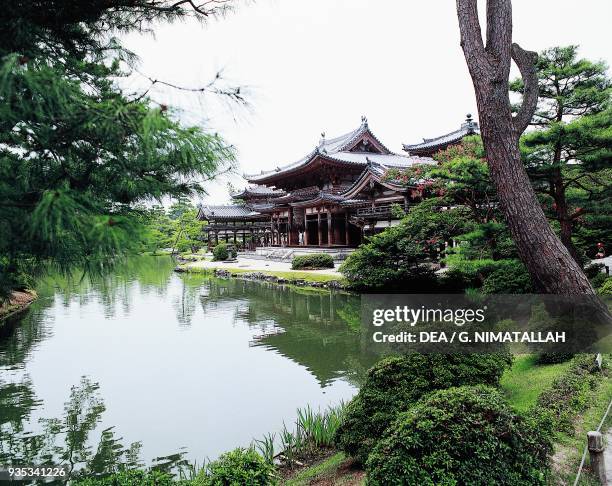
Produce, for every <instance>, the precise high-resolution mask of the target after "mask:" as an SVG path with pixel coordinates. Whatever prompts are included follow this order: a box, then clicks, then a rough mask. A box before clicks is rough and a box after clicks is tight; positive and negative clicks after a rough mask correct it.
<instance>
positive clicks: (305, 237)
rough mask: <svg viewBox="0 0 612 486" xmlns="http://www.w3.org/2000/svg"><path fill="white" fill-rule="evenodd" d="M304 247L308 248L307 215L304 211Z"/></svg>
mask: <svg viewBox="0 0 612 486" xmlns="http://www.w3.org/2000/svg"><path fill="white" fill-rule="evenodd" d="M304 246H308V215H307V214H306V210H304Z"/></svg>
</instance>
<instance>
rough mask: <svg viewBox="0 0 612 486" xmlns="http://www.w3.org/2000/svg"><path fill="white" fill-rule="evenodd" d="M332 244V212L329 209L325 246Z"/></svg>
mask: <svg viewBox="0 0 612 486" xmlns="http://www.w3.org/2000/svg"><path fill="white" fill-rule="evenodd" d="M333 244H334V231H333V228H332V212H331V209H327V246H332V245H333Z"/></svg>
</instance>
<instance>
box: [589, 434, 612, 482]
mask: <svg viewBox="0 0 612 486" xmlns="http://www.w3.org/2000/svg"><path fill="white" fill-rule="evenodd" d="M587 444H588V447H589V458H590V460H591V471H592V472H593V475H594V476H595V477H596V478H597V479H599V482H600V483H601V484H608V480H607V477H606V464H605V462H604V450H605V447H604V443H603V435H601V432H596V431H595V432H593V431H592V432H589V433H588V434H587Z"/></svg>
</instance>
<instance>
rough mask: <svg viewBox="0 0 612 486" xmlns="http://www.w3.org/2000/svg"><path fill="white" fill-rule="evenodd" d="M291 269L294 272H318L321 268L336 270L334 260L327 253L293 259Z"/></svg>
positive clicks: (299, 256)
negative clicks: (302, 270)
mask: <svg viewBox="0 0 612 486" xmlns="http://www.w3.org/2000/svg"><path fill="white" fill-rule="evenodd" d="M291 268H292V269H294V270H300V269H305V270H316V269H319V268H334V259H333V258H332V256H331V255H329V254H327V253H312V254H310V255H298V256H295V257H293V260H292V261H291Z"/></svg>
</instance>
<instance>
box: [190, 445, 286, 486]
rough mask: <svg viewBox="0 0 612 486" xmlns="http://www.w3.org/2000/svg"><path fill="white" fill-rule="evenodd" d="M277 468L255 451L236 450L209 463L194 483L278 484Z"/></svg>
mask: <svg viewBox="0 0 612 486" xmlns="http://www.w3.org/2000/svg"><path fill="white" fill-rule="evenodd" d="M277 483H278V481H277V480H276V476H275V468H274V466H273V465H272V464H270V463H269V462H267V461H266V460H265V459H264V458H263V457H262V456H260V455H259V454H258V453H257V452H255V451H254V450H253V449H241V448H238V449H234V450H233V451H230V452H226V453H225V454H222V455H221V456H220V457H219V459H217V460H216V461H213V462H209V463H208V464H207V466H206V467H205V468H204V469H203V470H202V471H200V473H199V474H198V476H197V477H196V479H195V481H194V485H195V486H227V485H243V484H244V485H247V484H248V485H249V486H258V485H261V486H268V485H273V484H277Z"/></svg>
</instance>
